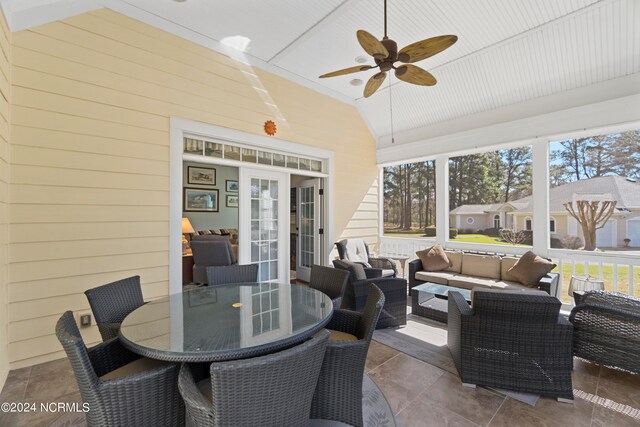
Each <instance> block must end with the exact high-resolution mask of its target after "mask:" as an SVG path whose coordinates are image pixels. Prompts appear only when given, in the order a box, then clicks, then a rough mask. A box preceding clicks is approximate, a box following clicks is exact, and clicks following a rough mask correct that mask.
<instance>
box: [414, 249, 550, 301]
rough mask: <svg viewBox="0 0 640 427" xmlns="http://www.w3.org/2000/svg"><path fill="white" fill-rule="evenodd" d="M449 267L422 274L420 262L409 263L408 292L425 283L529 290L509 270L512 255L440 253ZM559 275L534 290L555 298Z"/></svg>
mask: <svg viewBox="0 0 640 427" xmlns="http://www.w3.org/2000/svg"><path fill="white" fill-rule="evenodd" d="M444 252H445V254H446V255H447V258H449V261H450V266H449V267H448V268H446V269H444V270H439V271H425V270H424V269H423V266H422V261H421V260H420V259H416V260H413V261H411V262H409V291H411V289H413V288H415V287H416V286H418V285H421V284H423V283H425V282H432V283H439V284H442V285H448V286H453V287H456V288H463V289H473V288H487V289H501V290H526V289H528V290H530V289H532V288H531V287H529V286H525V285H523V284H522V283H520V282H519V281H518V280H517V279H516V278H515V277H513V275H511V274H510V273H509V269H510V268H511V267H512V266H513V265H514V264H515V263H516V262H517V261H518V259H519V258H517V257H514V256H507V255H504V256H500V255H498V254H488V253H472V252H461V251H444ZM558 279H559V275H558V274H557V273H548V274H547V275H545V276H544V277H542V278H541V279H540V281H539V282H538V286H537V287H536V289H540V290H543V291H545V292H546V293H548V294H549V295H553V296H555V295H556V291H557V288H558Z"/></svg>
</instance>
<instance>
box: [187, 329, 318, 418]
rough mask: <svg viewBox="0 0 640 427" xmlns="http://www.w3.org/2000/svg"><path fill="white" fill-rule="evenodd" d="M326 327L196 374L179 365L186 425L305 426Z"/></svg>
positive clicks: (194, 371)
mask: <svg viewBox="0 0 640 427" xmlns="http://www.w3.org/2000/svg"><path fill="white" fill-rule="evenodd" d="M328 338H329V332H328V331H326V330H322V331H320V332H318V333H317V334H316V335H314V336H313V338H311V339H310V340H308V341H306V342H304V343H302V344H299V345H296V346H294V347H292V348H289V349H287V350H284V351H280V352H277V353H271V354H267V355H265V356H259V357H254V358H249V359H240V360H232V361H227V362H217V363H212V364H211V366H210V367H209V373H210V377H208V378H204V379H200V375H199V374H201V372H199V371H200V370H199V369H198V367H197V366H193V365H188V364H183V365H182V368H181V369H180V377H179V380H178V387H179V389H180V394H181V395H182V398H183V399H184V402H185V404H186V408H187V418H188V423H189V424H190V425H194V426H197V427H201V426H234V427H255V426H261V427H270V426H273V427H281V426H306V425H307V424H308V423H309V413H310V412H309V410H310V407H311V399H312V397H313V390H314V388H315V386H316V381H317V380H318V374H319V373H320V366H321V365H322V358H323V356H324V353H325V348H326V346H327V342H328Z"/></svg>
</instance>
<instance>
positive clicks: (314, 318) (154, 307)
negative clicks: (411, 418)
mask: <svg viewBox="0 0 640 427" xmlns="http://www.w3.org/2000/svg"><path fill="white" fill-rule="evenodd" d="M332 312H333V304H332V302H331V299H330V298H329V297H328V296H327V295H325V294H324V293H322V292H320V291H317V290H315V289H312V288H309V287H307V286H302V285H294V284H288V283H270V282H263V283H237V284H230V285H223V286H211V287H210V286H203V287H200V288H196V289H192V290H189V291H186V292H183V293H181V294H174V295H170V296H168V297H164V298H160V299H157V300H154V301H150V302H148V303H146V304H144V305H143V306H141V307H138V308H137V309H135V310H134V311H133V312H131V313H130V314H129V315H128V316H127V317H126V318H125V319H124V321H123V322H122V325H121V327H120V340H121V342H122V344H123V345H124V346H125V347H126V348H128V349H129V350H131V351H133V352H135V353H138V354H140V355H142V356H146V357H149V358H152V359H158V360H164V361H171V362H215V361H223V360H232V359H242V358H247V357H254V356H259V355H262V354H267V353H272V352H274V351H277V350H280V349H284V348H286V347H289V346H291V345H294V344H297V343H300V342H302V341H304V340H306V339H307V338H309V337H311V336H312V335H313V334H315V333H316V332H318V331H319V330H320V329H322V328H323V327H324V326H325V325H326V324H327V323H328V322H329V320H330V318H331V315H332Z"/></svg>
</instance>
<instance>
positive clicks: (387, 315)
mask: <svg viewBox="0 0 640 427" xmlns="http://www.w3.org/2000/svg"><path fill="white" fill-rule="evenodd" d="M333 265H334V267H335V268H337V269H343V270H347V271H349V272H350V275H349V281H348V282H347V288H346V290H345V294H344V299H343V300H342V305H341V308H345V309H348V310H355V311H362V310H363V309H364V307H365V304H366V302H367V297H368V295H369V289H370V286H369V285H371V284H372V283H373V284H375V285H376V286H378V287H379V288H380V290H382V293H384V297H385V303H384V307H383V308H382V313H381V314H380V319H379V320H378V324H377V326H376V329H383V328H390V327H394V326H401V325H406V324H407V281H406V280H405V279H403V278H400V277H374V278H371V277H367V278H365V279H358V276H357V274H355V273H354V271H353V270H354V268H353V263H348V262H345V261H341V260H334V261H333ZM358 267H359V266H358ZM364 270H365V273H366V272H367V270H370V269H366V268H365V269H364Z"/></svg>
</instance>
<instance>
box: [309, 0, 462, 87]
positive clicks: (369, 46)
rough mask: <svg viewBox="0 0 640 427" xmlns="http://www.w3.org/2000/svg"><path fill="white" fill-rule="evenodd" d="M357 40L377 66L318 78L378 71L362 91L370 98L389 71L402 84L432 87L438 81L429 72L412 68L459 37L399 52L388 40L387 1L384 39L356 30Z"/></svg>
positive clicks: (421, 43)
mask: <svg viewBox="0 0 640 427" xmlns="http://www.w3.org/2000/svg"><path fill="white" fill-rule="evenodd" d="M356 37H357V38H358V42H359V43H360V46H362V48H363V49H364V51H365V52H367V53H368V54H369V55H371V56H372V57H373V60H374V61H375V63H376V65H359V66H356V67H350V68H345V69H342V70H338V71H333V72H331V73H327V74H323V75H321V76H320V78H321V79H324V78H327V77H336V76H342V75H344V74H351V73H358V72H361V71H367V70H371V69H373V68H379V69H380V71H379V72H378V73H376V74H374V75H373V76H371V77H370V78H369V81H368V82H367V84H366V85H365V87H364V97H365V98H368V97H370V96H371V95H373V94H374V93H375V92H376V91H377V90H378V88H380V86H381V85H382V83H383V82H384V80H385V78H386V77H387V72H388V71H391V70H394V73H395V75H396V77H397V78H398V79H400V80H402V81H404V82H407V83H411V84H414V85H420V86H433V85H435V84H436V83H437V80H436V78H435V77H434V76H433V75H432V74H431V73H430V72H428V71H427V70H425V69H423V68H420V67H418V66H415V65H411V64H412V63H414V62H418V61H422V60H423V59H427V58H429V57H431V56H433V55H435V54H437V53H440V52H442V51H443V50H445V49H447V48H448V47H450V46H451V45H453V44H454V43H455V42H456V41H457V40H458V37H457V36H454V35H445V36H437V37H431V38H428V39H426V40H422V41H419V42H415V43H412V44H410V45H409V46H405V47H404V48H402V49H401V50H400V51H398V44H397V43H396V42H395V41H394V40H392V39H390V38H389V37H388V36H387V0H385V1H384V37H383V38H382V40H378V39H377V38H375V36H373V35H371V34H369V33H368V32H366V31H365V30H358V31H357V32H356ZM358 62H360V61H358ZM396 62H402V63H403V64H401V65H398V66H396V65H395V63H396Z"/></svg>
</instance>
